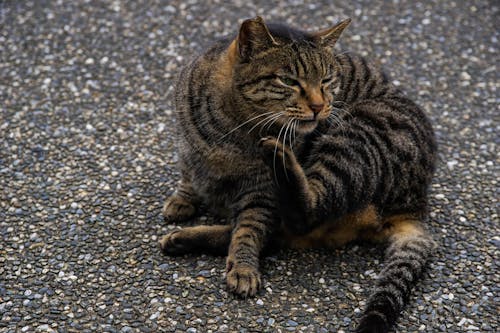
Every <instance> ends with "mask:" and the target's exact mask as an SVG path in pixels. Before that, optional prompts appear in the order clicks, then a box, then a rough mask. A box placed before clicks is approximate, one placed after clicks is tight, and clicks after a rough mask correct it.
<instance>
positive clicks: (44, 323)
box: [0, 0, 500, 333]
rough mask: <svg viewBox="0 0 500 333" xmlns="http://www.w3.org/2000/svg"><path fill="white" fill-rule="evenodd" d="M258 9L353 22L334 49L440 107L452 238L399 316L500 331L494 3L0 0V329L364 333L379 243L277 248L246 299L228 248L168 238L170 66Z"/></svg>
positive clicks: (435, 193)
mask: <svg viewBox="0 0 500 333" xmlns="http://www.w3.org/2000/svg"><path fill="white" fill-rule="evenodd" d="M256 14H259V15H262V16H263V17H264V18H265V19H267V20H278V21H285V22H288V23H293V24H295V25H297V26H300V27H303V28H307V27H318V28H319V27H326V26H328V25H330V24H333V23H335V22H337V21H338V20H340V19H342V18H346V17H352V19H353V22H352V24H351V26H350V27H349V28H348V30H347V31H346V33H345V35H344V37H343V39H342V41H341V43H340V49H342V50H350V51H354V52H359V53H362V54H364V55H368V56H372V57H376V58H377V59H379V60H380V61H381V62H382V63H383V64H384V66H385V67H386V69H387V71H388V72H389V73H390V75H391V76H392V79H393V80H394V82H395V83H396V84H401V85H402V86H404V87H406V90H407V91H408V93H409V95H410V96H412V97H413V98H414V99H415V100H417V101H418V103H419V104H421V105H422V106H423V107H424V108H425V109H426V110H427V112H428V113H429V115H430V117H431V118H432V119H433V122H434V124H435V129H436V132H437V137H438V141H439V144H440V154H439V167H438V170H437V174H436V178H435V180H434V184H433V186H432V191H431V200H430V201H431V218H430V221H429V223H428V228H429V229H430V230H431V232H432V233H433V234H434V236H435V239H436V240H437V242H438V243H439V245H440V246H439V248H438V250H437V251H436V253H435V256H434V258H433V259H432V263H431V264H430V266H429V269H428V270H427V272H426V273H425V275H424V277H423V279H422V280H421V282H420V283H419V284H418V285H417V287H416V289H415V292H414V293H413V296H412V298H411V300H410V303H409V306H408V307H407V308H406V309H405V311H404V312H403V314H402V316H401V318H400V320H399V321H398V324H397V330H396V331H397V332H417V331H421V332H479V331H480V332H498V331H500V324H499V321H498V313H499V312H500V295H499V282H500V276H499V274H500V273H499V267H498V266H499V265H498V263H499V262H498V260H499V258H500V232H499V231H500V226H499V203H498V197H499V186H498V178H499V162H500V158H499V148H498V145H499V143H500V139H499V134H498V133H500V128H499V127H500V125H499V124H500V122H499V120H500V108H499V96H498V92H497V89H498V87H499V75H498V72H497V70H498V68H497V66H498V59H499V55H498V51H499V50H498V39H499V38H500V36H499V30H500V29H499V24H498V22H499V21H498V18H499V7H498V2H496V1H485V0H475V1H439V0H435V1H411V0H399V1H396V0H394V1H392V2H390V1H369V0H365V1H361V0H356V1H330V0H324V1H315V2H311V3H310V4H308V5H304V4H303V2H302V1H296V0H289V1H282V2H269V1H264V0H262V1H234V2H232V3H231V4H229V2H226V1H215V0H213V1H201V0H194V1H193V0H191V1H177V0H176V1H157V0H156V1H145V0H140V1H133V0H130V1H94V0H90V1H69V0H68V1H61V0H60V1H41V0H40V1H13V0H12V1H11V0H0V332H191V333H193V332H261V331H266V332H288V331H291V332H294V331H296V332H349V331H351V330H352V328H353V327H354V324H355V323H356V321H357V320H358V318H359V313H360V310H361V309H362V308H363V305H364V300H365V299H366V297H367V295H368V293H369V290H370V287H371V286H373V283H374V279H375V277H376V274H377V272H379V271H380V269H381V259H382V254H383V248H377V247H375V248H373V247H370V246H367V245H363V244H360V245H351V246H348V247H347V248H345V249H341V250H338V251H307V252H302V253H300V252H295V251H283V252H281V253H279V254H277V255H275V256H272V257H269V258H266V259H264V260H263V261H262V271H263V274H264V275H263V278H264V289H263V290H262V291H261V292H260V293H259V294H258V296H257V297H256V298H254V299H248V300H238V299H235V298H234V297H232V296H231V295H228V293H227V292H226V290H225V284H224V278H223V272H224V258H220V257H210V256H185V257H180V258H169V257H165V256H162V255H161V254H160V251H159V250H158V245H157V242H158V239H159V237H160V236H161V235H163V234H165V233H166V232H168V231H169V230H171V229H172V228H175V226H167V225H166V224H165V223H164V222H163V220H162V218H161V217H160V211H161V206H162V203H163V201H164V199H165V198H166V196H167V195H168V193H170V192H171V191H172V190H173V188H174V186H175V183H176V181H177V180H178V178H179V173H178V171H177V169H176V160H177V154H176V149H175V137H174V135H173V134H174V133H175V131H176V128H177V126H178V124H177V123H176V121H175V119H173V117H172V83H173V78H174V77H175V75H176V74H177V73H178V71H179V68H180V66H182V64H184V63H186V60H187V59H188V58H189V57H190V56H192V55H193V54H194V53H196V52H199V51H201V50H203V48H204V47H205V46H206V45H208V44H209V42H210V41H211V40H213V39H214V37H217V36H221V35H224V34H227V33H232V32H235V31H236V30H237V27H238V23H239V22H241V19H244V18H249V17H253V16H255V15H256ZM200 220H201V222H205V223H206V222H210V221H211V218H210V217H201V218H199V219H198V220H197V221H195V223H197V222H200Z"/></svg>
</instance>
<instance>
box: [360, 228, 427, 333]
mask: <svg viewBox="0 0 500 333" xmlns="http://www.w3.org/2000/svg"><path fill="white" fill-rule="evenodd" d="M390 241H391V244H390V246H389V248H388V249H387V254H386V266H385V268H384V269H383V270H382V272H381V273H380V275H379V277H378V280H377V283H376V287H375V290H374V292H373V294H372V295H371V296H370V298H369V299H368V302H367V306H366V309H365V312H364V314H363V316H362V317H361V321H360V324H359V326H358V327H357V330H356V332H357V333H385V332H388V331H389V330H390V329H391V328H392V326H393V325H394V324H395V322H396V319H397V317H398V315H399V313H400V312H401V310H402V309H403V307H404V305H405V303H406V302H407V300H408V297H409V295H410V292H411V288H412V286H413V285H414V284H415V282H416V281H417V279H418V278H419V276H420V275H421V273H422V271H423V269H424V267H425V263H426V261H427V259H428V257H429V256H430V254H431V252H432V250H433V249H434V247H435V243H434V241H433V240H432V239H431V237H430V236H429V235H427V234H426V233H424V232H422V231H421V232H418V233H412V234H394V235H392V236H391V238H390Z"/></svg>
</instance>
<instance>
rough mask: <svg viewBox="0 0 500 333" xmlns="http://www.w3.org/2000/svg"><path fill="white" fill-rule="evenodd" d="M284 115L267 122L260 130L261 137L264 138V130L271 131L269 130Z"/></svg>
mask: <svg viewBox="0 0 500 333" xmlns="http://www.w3.org/2000/svg"><path fill="white" fill-rule="evenodd" d="M281 115H282V114H280V115H279V116H278V117H274V118H273V119H271V120H269V121H267V122H266V123H265V124H264V125H262V126H261V128H260V131H259V135H261V136H262V130H264V129H265V130H266V131H269V129H270V128H271V126H273V124H274V123H275V122H276V121H277V120H278V119H279V118H280V116H281Z"/></svg>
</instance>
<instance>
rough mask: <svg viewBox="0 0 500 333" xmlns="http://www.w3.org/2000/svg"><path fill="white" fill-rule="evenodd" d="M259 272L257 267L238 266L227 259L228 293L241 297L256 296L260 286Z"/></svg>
mask: <svg viewBox="0 0 500 333" xmlns="http://www.w3.org/2000/svg"><path fill="white" fill-rule="evenodd" d="M260 276H261V275H260V272H259V270H258V268H257V267H254V266H251V265H248V264H238V263H235V262H234V261H231V260H229V259H228V261H227V276H226V282H227V287H228V289H229V291H230V292H232V293H234V294H236V295H238V296H240V297H243V298H247V297H249V296H250V297H252V296H255V294H257V292H258V291H259V289H260V286H261V277H260Z"/></svg>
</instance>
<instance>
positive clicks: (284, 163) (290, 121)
mask: <svg viewBox="0 0 500 333" xmlns="http://www.w3.org/2000/svg"><path fill="white" fill-rule="evenodd" d="M292 121H293V118H292V119H290V120H289V121H288V122H287V123H286V129H285V133H284V134H283V169H284V170H285V177H286V180H287V181H290V179H288V172H287V171H286V159H285V147H286V133H287V132H288V130H289V129H290V125H291V124H292ZM291 144H292V141H290V145H291Z"/></svg>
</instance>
